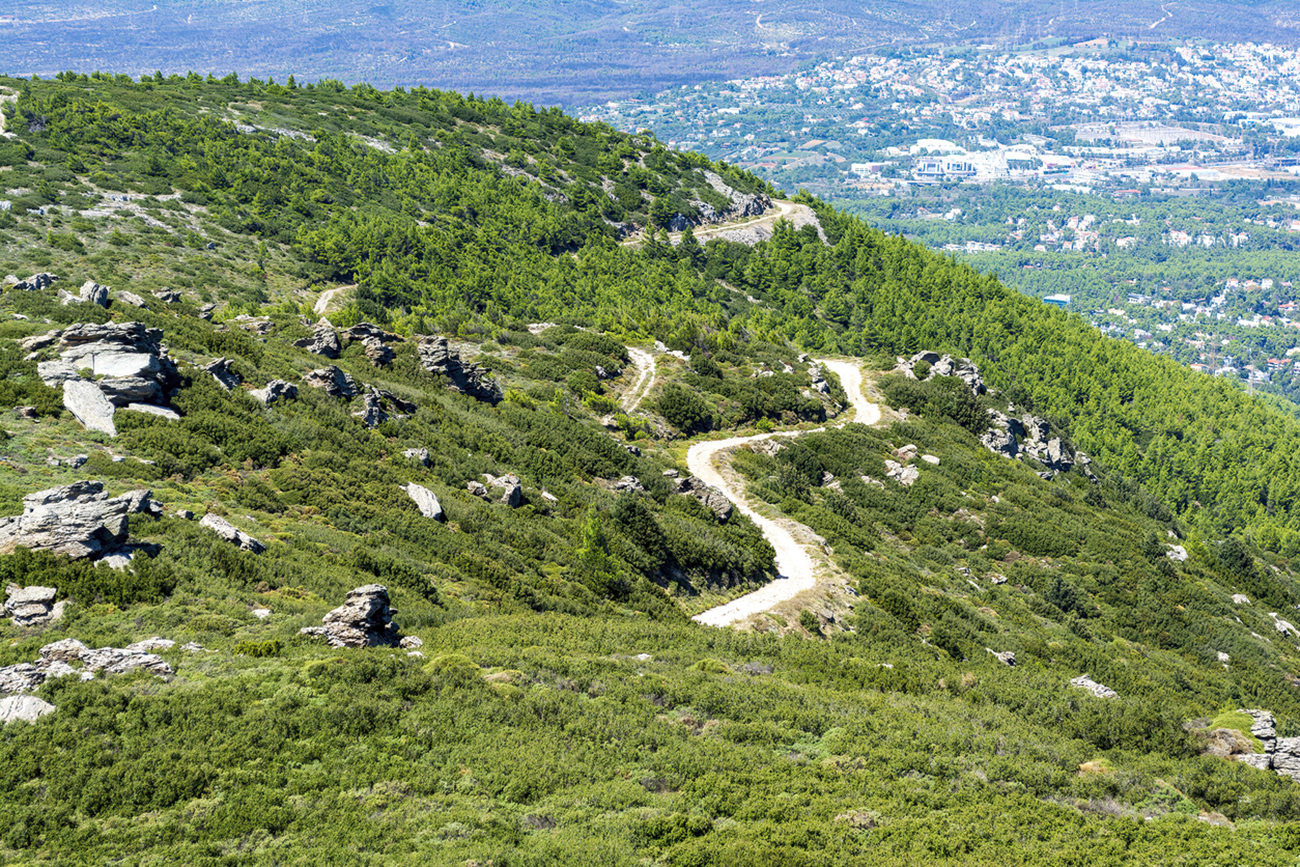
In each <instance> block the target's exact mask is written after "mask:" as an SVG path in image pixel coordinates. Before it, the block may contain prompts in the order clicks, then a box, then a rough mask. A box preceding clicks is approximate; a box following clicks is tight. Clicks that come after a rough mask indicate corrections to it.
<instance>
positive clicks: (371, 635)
mask: <svg viewBox="0 0 1300 867" xmlns="http://www.w3.org/2000/svg"><path fill="white" fill-rule="evenodd" d="M396 613H397V611H396V610H394V609H393V608H392V606H391V605H390V603H389V599H388V588H387V587H384V586H383V585H381V584H367V585H365V586H364V587H358V588H356V589H355V590H351V591H349V592H348V595H347V601H345V602H344V603H343V605H341V606H339V607H338V608H335V609H334V610H333V611H331V612H329V613H328V614H326V615H325V616H324V617H323V618H322V619H321V620H322V622H323V623H324V624H325V625H324V626H307V627H304V628H302V629H300V630H299V634H301V635H310V636H316V637H319V638H324V639H325V640H326V641H328V642H329V644H330V646H331V647H396V646H397V645H398V644H399V643H400V641H401V635H400V630H399V629H398V626H397V624H396V623H394V622H393V615H395V614H396Z"/></svg>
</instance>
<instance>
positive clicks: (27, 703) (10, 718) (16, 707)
mask: <svg viewBox="0 0 1300 867" xmlns="http://www.w3.org/2000/svg"><path fill="white" fill-rule="evenodd" d="M52 713H54V705H52V704H50V703H49V702H48V701H44V700H42V699H39V698H37V697H36V696H34V695H10V696H5V697H4V698H0V724H3V725H9V723H11V722H29V723H34V722H36V721H37V720H38V719H40V718H41V717H43V716H45V715H46V714H52Z"/></svg>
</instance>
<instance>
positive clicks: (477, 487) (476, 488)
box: [465, 479, 488, 500]
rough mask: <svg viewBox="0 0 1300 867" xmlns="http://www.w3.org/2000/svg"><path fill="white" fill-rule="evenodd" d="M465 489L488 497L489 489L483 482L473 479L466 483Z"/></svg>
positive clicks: (475, 494)
mask: <svg viewBox="0 0 1300 867" xmlns="http://www.w3.org/2000/svg"><path fill="white" fill-rule="evenodd" d="M465 490H467V491H469V492H470V493H471V494H473V495H474V496H476V497H482V498H483V499H485V500H486V499H487V498H488V489H487V488H485V487H484V486H483V483H482V482H476V481H474V480H473V479H471V480H470V481H468V482H466V483H465Z"/></svg>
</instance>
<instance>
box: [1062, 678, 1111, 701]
mask: <svg viewBox="0 0 1300 867" xmlns="http://www.w3.org/2000/svg"><path fill="white" fill-rule="evenodd" d="M1070 686H1075V687H1078V688H1079V689H1086V690H1088V692H1090V693H1092V694H1093V695H1095V696H1097V698H1119V693H1117V692H1115V690H1113V689H1111V688H1110V687H1108V686H1102V685H1101V684H1100V683H1097V681H1095V680H1093V679H1092V678H1091V677H1088V675H1086V674H1081V675H1079V676H1078V677H1076V678H1074V679H1073V680H1071V681H1070Z"/></svg>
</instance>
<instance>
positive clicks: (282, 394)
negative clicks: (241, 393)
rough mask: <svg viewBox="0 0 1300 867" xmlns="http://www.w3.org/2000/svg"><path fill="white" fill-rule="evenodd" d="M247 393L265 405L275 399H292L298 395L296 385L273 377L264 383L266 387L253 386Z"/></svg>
mask: <svg viewBox="0 0 1300 867" xmlns="http://www.w3.org/2000/svg"><path fill="white" fill-rule="evenodd" d="M249 394H251V395H252V396H253V397H255V398H257V399H258V400H259V401H261V402H262V403H263V404H265V405H266V406H270V405H271V404H273V403H275V402H276V401H277V400H293V399H294V398H296V397H297V396H298V386H296V385H294V384H293V383H289V382H285V381H284V380H283V379H273V380H271V381H270V382H268V383H267V384H266V388H255V389H253V390H252V391H250V392H249Z"/></svg>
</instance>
